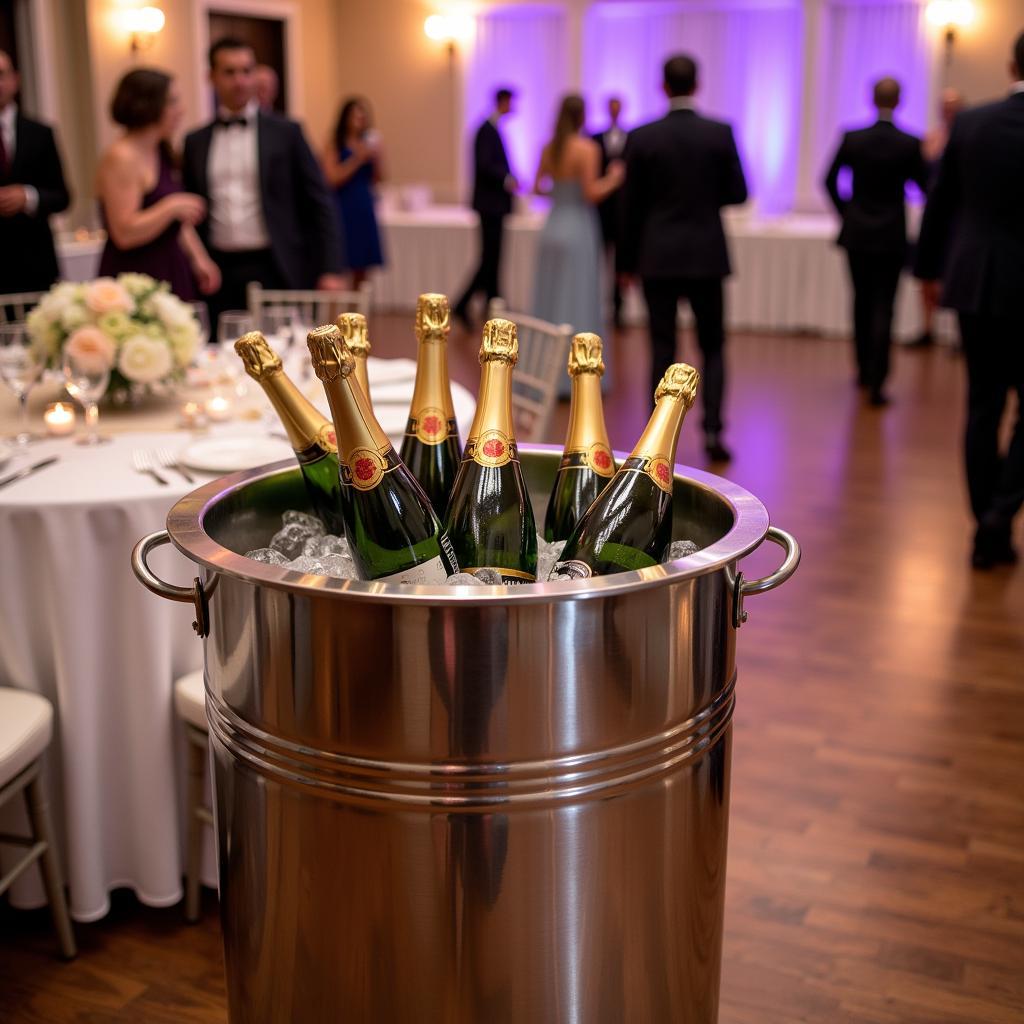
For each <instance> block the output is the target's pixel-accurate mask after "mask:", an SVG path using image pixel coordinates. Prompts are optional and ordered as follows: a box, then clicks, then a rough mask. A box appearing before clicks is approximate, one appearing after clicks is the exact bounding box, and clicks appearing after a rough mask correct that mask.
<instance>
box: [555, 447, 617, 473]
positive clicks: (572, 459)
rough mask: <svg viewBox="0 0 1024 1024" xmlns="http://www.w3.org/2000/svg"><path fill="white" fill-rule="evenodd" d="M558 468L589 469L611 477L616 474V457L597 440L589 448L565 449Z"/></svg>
mask: <svg viewBox="0 0 1024 1024" xmlns="http://www.w3.org/2000/svg"><path fill="white" fill-rule="evenodd" d="M558 468H559V470H562V469H589V470H592V471H593V472H595V473H597V475H598V476H603V477H611V476H613V475H614V474H615V459H614V457H613V456H612V451H611V449H610V448H609V447H608V446H607V445H604V444H601V442H600V441H597V442H595V443H594V444H592V445H591V446H590V447H589V448H585V449H576V450H574V451H568V450H567V451H565V452H564V453H563V455H562V461H561V463H560V464H559V467H558Z"/></svg>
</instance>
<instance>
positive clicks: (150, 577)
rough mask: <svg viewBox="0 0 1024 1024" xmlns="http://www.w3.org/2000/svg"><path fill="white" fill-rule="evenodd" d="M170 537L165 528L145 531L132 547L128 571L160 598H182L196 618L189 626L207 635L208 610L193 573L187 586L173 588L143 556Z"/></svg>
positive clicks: (199, 584) (198, 581)
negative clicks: (192, 577)
mask: <svg viewBox="0 0 1024 1024" xmlns="http://www.w3.org/2000/svg"><path fill="white" fill-rule="evenodd" d="M170 542H171V538H170V535H169V534H168V533H167V531H166V530H157V531H156V533H151V534H148V535H147V536H145V537H143V538H142V540H140V541H139V543H138V544H136V545H135V547H134V548H132V570H133V571H134V572H135V575H136V576H137V577H138V580H139V582H140V583H141V584H142V585H143V586H144V587H145V588H146V589H147V590H150V591H152V592H153V593H154V594H156V596H157V597H163V598H165V599H166V600H168V601H182V602H183V603H185V604H190V605H192V606H193V607H194V608H195V612H196V618H195V621H194V622H193V623H192V628H193V629H194V630H195V631H196V633H197V634H198V635H199V636H200V637H204V636H209V635H210V609H209V605H208V603H207V600H206V594H205V593H204V591H203V584H202V582H201V581H200V579H199V577H198V576H196V577H195V578H194V579H193V581H192V586H191V587H177V586H175V585H174V584H173V583H165V582H164V581H163V580H162V579H160V577H159V576H157V575H156V574H155V573H154V572H153V570H152V569H150V567H149V565H148V564H147V563H146V559H147V558H148V557H149V553H150V551H152V550H153V549H154V548H159V547H162V546H163V545H164V544H170Z"/></svg>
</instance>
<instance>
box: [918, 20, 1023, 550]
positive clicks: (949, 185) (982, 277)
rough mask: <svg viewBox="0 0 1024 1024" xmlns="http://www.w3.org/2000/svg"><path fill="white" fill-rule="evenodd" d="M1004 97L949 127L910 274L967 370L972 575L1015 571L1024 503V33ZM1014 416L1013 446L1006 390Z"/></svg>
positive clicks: (966, 442) (965, 114) (966, 441)
mask: <svg viewBox="0 0 1024 1024" xmlns="http://www.w3.org/2000/svg"><path fill="white" fill-rule="evenodd" d="M1010 73H1011V76H1012V78H1013V86H1012V89H1011V91H1010V95H1009V96H1008V97H1007V98H1006V99H1003V100H1000V101H998V102H996V103H990V104H988V105H987V106H983V107H977V108H975V109H973V110H966V111H964V112H963V113H962V114H960V115H959V116H958V117H957V119H956V120H955V121H954V122H953V129H952V131H951V133H950V136H949V142H948V143H947V145H946V150H945V152H944V153H943V156H942V163H941V164H940V165H939V172H938V175H937V177H936V180H935V184H934V185H933V186H932V191H931V194H930V195H929V197H928V204H927V206H926V207H925V212H924V219H923V221H922V223H921V234H920V236H919V239H918V253H917V262H916V264H915V267H914V272H915V274H916V275H917V276H918V277H919V278H921V279H922V280H924V281H928V282H931V287H932V288H933V290H934V291H936V292H937V291H938V290H939V288H940V285H939V280H940V279H942V281H943V285H942V286H941V290H942V305H943V306H946V307H948V308H950V309H955V310H956V311H957V313H958V315H959V320H960V337H961V340H962V341H963V347H964V356H965V358H966V363H967V430H966V436H965V439H964V451H965V455H966V462H967V487H968V491H969V492H970V498H971V510H972V511H973V513H974V518H975V520H976V521H977V524H978V526H977V532H976V533H975V538H974V552H973V555H972V563H973V564H974V566H975V567H976V568H978V569H989V568H992V567H993V566H995V565H999V564H1012V563H1014V562H1016V561H1017V553H1016V551H1014V549H1013V545H1012V543H1011V528H1012V522H1013V517H1014V516H1015V515H1016V513H1017V512H1018V511H1019V509H1020V507H1021V504H1022V503H1024V412H1022V411H1021V410H1022V409H1024V33H1021V35H1020V36H1018V38H1017V40H1016V43H1015V44H1014V49H1013V61H1012V63H1011V65H1010ZM1011 388H1012V389H1014V390H1015V391H1016V392H1017V400H1018V403H1019V405H1020V408H1019V409H1018V411H1017V421H1016V423H1015V425H1014V430H1013V437H1012V438H1011V440H1010V446H1009V448H1008V449H1007V450H1006V451H1005V452H1001V451H1000V448H999V426H1000V422H1001V420H1002V418H1003V414H1004V412H1005V409H1006V402H1007V396H1008V393H1009V391H1010V389H1011Z"/></svg>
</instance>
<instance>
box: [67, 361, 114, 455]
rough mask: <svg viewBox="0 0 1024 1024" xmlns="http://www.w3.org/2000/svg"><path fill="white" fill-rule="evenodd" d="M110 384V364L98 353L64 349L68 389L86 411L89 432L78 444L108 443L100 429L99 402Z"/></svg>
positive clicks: (77, 440)
mask: <svg viewBox="0 0 1024 1024" xmlns="http://www.w3.org/2000/svg"><path fill="white" fill-rule="evenodd" d="M109 383H110V366H109V364H107V363H106V362H104V361H103V360H102V359H98V358H97V357H96V354H95V353H92V352H87V353H79V354H76V353H74V352H69V351H68V349H67V348H65V349H64V388H65V390H66V391H67V393H68V394H69V395H71V397H72V398H74V399H75V400H76V401H78V402H79V404H80V405H81V406H82V408H83V409H84V410H85V427H86V432H85V434H83V435H82V436H80V437H78V438H76V439H75V442H76V444H105V443H106V442H107V441H109V440H110V438H109V437H104V436H103V435H102V434H100V432H99V421H100V407H99V401H100V399H101V398H102V397H103V393H104V392H105V391H106V390H107V385H108V384H109Z"/></svg>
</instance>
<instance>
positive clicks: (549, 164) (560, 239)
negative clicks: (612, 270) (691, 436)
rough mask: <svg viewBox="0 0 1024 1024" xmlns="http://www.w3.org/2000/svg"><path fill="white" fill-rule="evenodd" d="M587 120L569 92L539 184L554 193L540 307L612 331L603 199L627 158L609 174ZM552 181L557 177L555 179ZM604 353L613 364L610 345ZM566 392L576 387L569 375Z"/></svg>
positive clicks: (561, 318) (544, 238)
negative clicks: (601, 217)
mask: <svg viewBox="0 0 1024 1024" xmlns="http://www.w3.org/2000/svg"><path fill="white" fill-rule="evenodd" d="M585 120H586V108H585V107H584V103H583V97H582V96H577V95H574V94H573V95H569V96H566V97H565V98H564V99H563V100H562V105H561V107H560V109H559V111H558V118H557V120H556V122H555V134H554V138H552V140H551V141H550V142H549V143H548V144H547V145H546V146H545V147H544V150H543V152H542V153H541V158H540V165H539V167H538V168H537V176H536V179H535V181H534V186H533V188H534V191H535V192H537V193H538V194H545V193H548V194H550V195H551V200H552V202H551V210H550V212H549V213H548V219H547V222H546V223H545V224H544V228H543V230H542V231H541V234H540V240H539V241H538V245H537V271H536V278H535V282H534V291H533V314H534V316H538V317H540V318H541V319H543V320H548V321H550V322H551V323H555V324H563V323H566V324H572V327H573V330H574V331H576V333H579V332H581V331H591V332H593V333H594V334H599V335H601V337H602V338H604V339H605V340H606V341H607V337H606V335H605V312H604V295H605V289H604V288H603V287H602V283H601V279H602V277H603V272H604V267H603V261H604V256H603V253H604V248H603V243H602V241H601V224H600V220H599V218H598V214H597V206H598V204H599V203H600V202H601V201H602V200H604V199H606V198H607V197H608V196H609V195H611V193H612V192H614V191H615V190H616V189H617V188H618V187H619V186H620V185H621V184H622V182H623V178H624V171H623V165H622V162H621V161H613V162H612V163H611V164H610V165H609V166H608V171H607V173H606V174H604V175H603V176H602V175H601V149H600V147H599V146H598V144H597V143H596V142H595V141H594V140H593V139H591V138H588V137H586V136H585V135H583V134H581V133H582V130H583V125H584V122H585ZM548 183H550V185H548ZM610 347H611V346H609V345H606V346H605V350H604V358H605V362H606V364H607V362H608V357H609V354H610V353H609V349H610ZM564 384H565V386H564V387H563V388H561V389H560V393H564V394H568V388H569V385H568V379H566V381H565V382H564Z"/></svg>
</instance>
